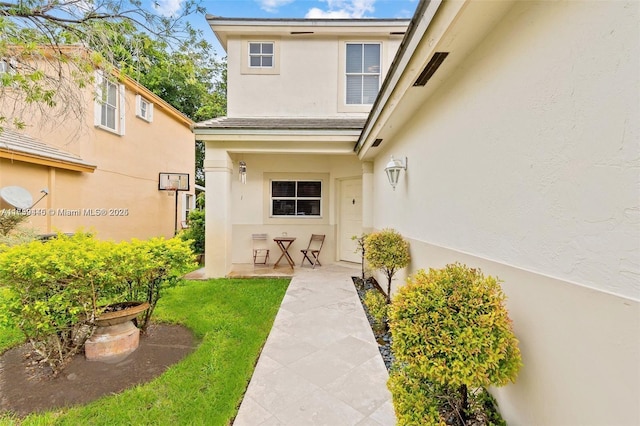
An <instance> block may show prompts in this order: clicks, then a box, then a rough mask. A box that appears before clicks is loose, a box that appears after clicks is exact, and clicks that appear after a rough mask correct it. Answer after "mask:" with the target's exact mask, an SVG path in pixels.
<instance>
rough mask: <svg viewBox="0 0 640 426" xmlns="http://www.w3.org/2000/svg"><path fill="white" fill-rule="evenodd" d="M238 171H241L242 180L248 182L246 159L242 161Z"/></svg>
mask: <svg viewBox="0 0 640 426" xmlns="http://www.w3.org/2000/svg"><path fill="white" fill-rule="evenodd" d="M238 172H239V175H238V177H239V178H240V182H242V183H247V163H245V162H244V161H240V163H239V167H238Z"/></svg>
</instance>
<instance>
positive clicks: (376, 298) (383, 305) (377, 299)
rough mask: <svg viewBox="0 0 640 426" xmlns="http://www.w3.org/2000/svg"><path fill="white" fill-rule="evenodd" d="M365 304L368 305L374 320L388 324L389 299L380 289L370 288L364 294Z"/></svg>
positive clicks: (380, 323)
mask: <svg viewBox="0 0 640 426" xmlns="http://www.w3.org/2000/svg"><path fill="white" fill-rule="evenodd" d="M363 300H364V304H365V305H366V306H367V310H368V311H369V314H370V315H371V317H372V318H373V319H374V321H375V322H376V323H377V324H379V325H382V324H386V322H387V308H388V307H389V305H387V299H386V297H385V296H384V295H383V294H382V293H380V292H379V291H378V290H376V289H374V290H369V291H367V292H366V293H365V294H364V299H363Z"/></svg>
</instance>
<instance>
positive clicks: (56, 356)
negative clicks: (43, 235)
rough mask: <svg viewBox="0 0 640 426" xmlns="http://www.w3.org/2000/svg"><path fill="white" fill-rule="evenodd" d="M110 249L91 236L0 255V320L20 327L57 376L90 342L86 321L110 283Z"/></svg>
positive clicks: (34, 244) (22, 247) (36, 243)
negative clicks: (1, 295) (0, 292)
mask: <svg viewBox="0 0 640 426" xmlns="http://www.w3.org/2000/svg"><path fill="white" fill-rule="evenodd" d="M109 249H110V247H109V245H108V244H106V243H102V242H99V241H97V240H95V239H93V238H92V237H90V236H88V235H87V234H81V233H79V234H76V235H75V236H74V237H71V238H70V237H64V236H61V237H59V238H55V239H53V240H51V241H49V242H46V243H44V242H41V241H34V242H32V243H29V244H23V245H18V246H15V247H13V248H11V249H9V250H7V251H5V252H3V253H1V254H0V282H2V283H3V284H4V285H7V286H8V287H9V288H10V290H11V293H12V295H13V296H14V297H13V298H8V299H5V300H4V301H3V302H4V306H1V307H0V311H1V312H2V314H0V315H1V317H0V319H1V320H3V322H4V323H6V324H7V325H14V326H17V327H18V328H19V329H20V330H21V331H22V332H23V333H24V335H25V337H26V338H27V340H28V341H29V342H30V343H31V344H32V346H33V349H34V350H35V351H36V352H37V353H38V354H40V355H41V356H42V358H43V359H44V361H45V362H47V363H48V364H49V365H50V366H51V367H52V369H53V370H54V371H57V370H59V369H60V368H62V366H63V365H64V363H65V362H66V360H68V359H70V358H71V357H72V356H73V355H74V354H75V353H77V352H78V351H79V350H80V349H81V348H82V345H83V344H84V342H85V340H86V338H87V337H88V331H87V329H86V327H84V323H85V322H86V321H87V319H91V318H93V317H94V316H95V315H96V314H98V309H97V298H98V297H99V296H98V291H97V290H98V289H100V288H103V287H104V285H105V283H106V281H108V279H109V272H108V268H107V266H108V263H107V259H108V257H109V254H108V253H109Z"/></svg>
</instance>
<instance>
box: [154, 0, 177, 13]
mask: <svg viewBox="0 0 640 426" xmlns="http://www.w3.org/2000/svg"><path fill="white" fill-rule="evenodd" d="M153 7H154V8H155V9H156V10H157V11H158V13H159V14H161V15H163V16H173V15H175V14H176V12H178V11H179V10H180V8H181V7H182V0H156V2H155V4H154V6H153Z"/></svg>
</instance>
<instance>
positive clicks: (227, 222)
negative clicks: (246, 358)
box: [194, 16, 408, 276]
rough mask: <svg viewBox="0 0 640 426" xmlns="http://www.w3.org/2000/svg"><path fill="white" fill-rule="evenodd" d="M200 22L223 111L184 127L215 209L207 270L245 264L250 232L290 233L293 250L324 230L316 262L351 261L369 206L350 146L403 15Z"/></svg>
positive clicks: (218, 272) (214, 272)
mask: <svg viewBox="0 0 640 426" xmlns="http://www.w3.org/2000/svg"><path fill="white" fill-rule="evenodd" d="M208 21H209V24H210V25H211V27H212V28H213V30H214V32H215V34H216V36H217V37H218V39H219V40H220V43H221V44H222V46H223V47H224V48H225V49H226V52H227V63H228V72H227V77H228V81H227V85H228V86H227V87H228V95H227V111H228V116H227V117H223V118H217V119H213V120H210V121H206V122H203V123H198V124H196V126H195V129H194V131H195V134H196V138H197V139H199V140H204V141H206V158H205V164H204V167H205V173H206V179H207V187H208V188H211V191H208V192H207V206H215V208H207V211H206V214H207V247H206V256H207V257H206V261H205V265H206V272H207V275H208V276H224V275H225V274H227V273H228V272H229V271H230V269H231V265H232V264H233V263H251V262H252V260H251V255H252V251H251V235H252V233H258V232H259V233H266V234H268V235H269V237H270V238H272V237H276V236H280V235H282V234H283V233H286V234H287V235H288V236H291V237H296V241H295V242H294V243H293V245H292V246H291V248H290V252H291V253H292V254H294V253H297V254H300V252H299V249H302V248H306V247H307V243H308V241H309V237H310V235H311V234H324V235H326V240H325V244H324V247H323V249H322V253H321V257H322V259H325V260H327V261H334V260H338V259H343V260H353V261H357V260H358V259H359V256H358V255H357V254H355V245H354V242H353V241H352V240H351V237H352V236H353V235H358V234H360V233H361V232H362V220H363V218H362V215H363V214H370V212H367V211H364V209H363V208H362V202H363V200H362V194H363V192H362V179H363V175H362V167H363V165H362V163H361V162H360V160H359V159H358V158H357V156H356V155H355V154H354V152H353V147H354V145H355V143H356V141H357V140H358V137H359V136H360V132H361V131H362V128H363V126H364V123H365V121H366V118H367V114H368V112H369V110H370V108H371V105H372V104H373V102H374V100H375V98H376V95H377V93H378V90H379V88H380V85H381V84H382V81H383V79H384V76H385V74H386V72H387V70H388V69H389V67H390V65H391V62H392V60H393V57H394V55H395V53H396V51H397V49H398V46H399V45H400V41H401V40H402V36H403V34H404V32H405V30H406V28H407V25H408V21H407V20H396V19H375V20H322V19H320V20H305V19H282V20H281V19H226V18H219V17H213V16H209V17H208ZM240 162H244V164H246V170H247V172H246V183H242V182H240V180H239V179H238V170H239V164H240ZM272 244H273V243H272ZM272 249H273V250H274V251H277V248H276V246H275V244H273V247H272ZM295 260H296V262H299V261H300V260H301V259H297V258H296V259H295Z"/></svg>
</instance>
